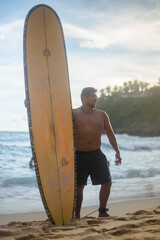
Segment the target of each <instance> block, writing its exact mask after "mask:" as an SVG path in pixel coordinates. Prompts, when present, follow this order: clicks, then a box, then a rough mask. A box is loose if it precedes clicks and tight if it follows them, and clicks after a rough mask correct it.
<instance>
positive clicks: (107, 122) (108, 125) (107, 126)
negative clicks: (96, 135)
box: [104, 112, 122, 165]
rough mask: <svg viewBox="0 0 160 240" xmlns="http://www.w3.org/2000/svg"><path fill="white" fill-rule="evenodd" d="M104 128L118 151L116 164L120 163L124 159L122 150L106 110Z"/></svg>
mask: <svg viewBox="0 0 160 240" xmlns="http://www.w3.org/2000/svg"><path fill="white" fill-rule="evenodd" d="M104 128H105V132H106V134H107V136H108V139H109V142H110V144H111V145H112V147H113V149H114V150H115V152H116V155H115V156H116V160H115V163H116V165H120V164H121V160H122V159H121V155H120V150H119V147H118V143H117V139H116V137H115V134H114V132H113V129H112V126H111V123H110V120H109V117H108V115H107V114H106V113H105V112H104Z"/></svg>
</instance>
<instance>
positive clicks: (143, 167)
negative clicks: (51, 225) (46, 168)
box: [0, 132, 160, 214]
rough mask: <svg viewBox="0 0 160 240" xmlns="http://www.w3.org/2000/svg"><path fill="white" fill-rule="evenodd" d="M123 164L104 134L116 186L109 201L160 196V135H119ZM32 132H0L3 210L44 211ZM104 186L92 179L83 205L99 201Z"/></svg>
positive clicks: (3, 211) (0, 174)
mask: <svg viewBox="0 0 160 240" xmlns="http://www.w3.org/2000/svg"><path fill="white" fill-rule="evenodd" d="M116 137H117V140H118V143H119V147H120V150H121V155H122V165H121V166H116V165H115V164H114V161H115V152H114V150H113V149H112V147H111V146H110V144H109V142H108V139H107V137H106V136H105V135H102V148H101V149H102V151H103V152H104V153H105V154H106V156H107V159H108V161H109V163H110V171H111V175H112V189H111V195H110V198H109V202H118V201H124V200H129V199H138V198H149V197H160V186H159V183H160V137H138V136H129V135H127V134H121V135H118V134H117V135H116ZM31 157H32V154H31V147H30V140H29V133H28V132H0V214H8V213H23V212H33V211H43V210H44V207H43V204H42V201H41V197H40V194H39V189H38V185H37V181H36V175H35V170H34V168H33V169H32V168H30V167H29V161H30V159H31ZM99 189H100V186H92V184H91V181H90V179H88V185H87V186H86V187H85V190H84V201H83V206H91V205H97V204H98V202H99Z"/></svg>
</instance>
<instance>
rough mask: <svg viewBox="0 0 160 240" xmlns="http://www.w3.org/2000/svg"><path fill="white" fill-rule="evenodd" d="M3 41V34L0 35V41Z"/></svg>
mask: <svg viewBox="0 0 160 240" xmlns="http://www.w3.org/2000/svg"><path fill="white" fill-rule="evenodd" d="M4 39H5V35H4V34H3V33H1V34H0V41H1V40H4Z"/></svg>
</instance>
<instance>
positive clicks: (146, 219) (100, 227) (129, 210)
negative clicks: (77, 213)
mask: <svg viewBox="0 0 160 240" xmlns="http://www.w3.org/2000/svg"><path fill="white" fill-rule="evenodd" d="M107 207H108V208H109V214H110V215H111V217H108V218H97V215H98V212H94V213H93V214H92V215H90V216H87V215H88V213H91V212H92V211H94V210H95V209H97V208H98V206H91V207H83V208H82V215H81V219H80V220H79V221H78V220H77V221H70V222H69V223H68V224H66V225H62V226H55V225H53V224H52V223H50V222H49V220H48V218H47V216H46V213H45V212H36V213H34V212H32V213H21V214H6V215H0V239H3V240H15V239H17V240H27V239H28V240H29V239H40V240H48V239H65V240H71V239H72V240H88V239H90V240H96V239H98V240H101V239H102V240H103V239H111V240H117V239H118V240H124V239H137V240H145V239H157V240H158V239H159V236H160V227H159V226H160V197H159V198H150V199H141V200H140V199H138V200H128V201H125V202H116V203H109V204H108V206H107Z"/></svg>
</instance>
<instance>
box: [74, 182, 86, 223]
mask: <svg viewBox="0 0 160 240" xmlns="http://www.w3.org/2000/svg"><path fill="white" fill-rule="evenodd" d="M84 186H85V185H80V186H77V199H76V210H75V217H76V219H80V211H81V206H82V201H83V189H84Z"/></svg>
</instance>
